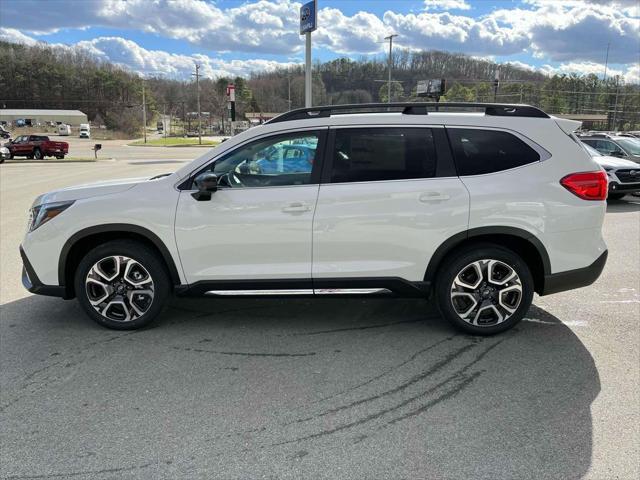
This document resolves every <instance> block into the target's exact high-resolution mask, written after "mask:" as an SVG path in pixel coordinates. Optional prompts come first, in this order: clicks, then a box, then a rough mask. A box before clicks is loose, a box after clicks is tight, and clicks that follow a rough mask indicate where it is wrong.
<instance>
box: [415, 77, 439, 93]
mask: <svg viewBox="0 0 640 480" xmlns="http://www.w3.org/2000/svg"><path fill="white" fill-rule="evenodd" d="M445 89H446V82H445V79H444V78H437V79H434V80H418V85H417V87H416V94H417V95H418V96H419V97H436V98H438V97H440V96H442V95H444V92H445Z"/></svg>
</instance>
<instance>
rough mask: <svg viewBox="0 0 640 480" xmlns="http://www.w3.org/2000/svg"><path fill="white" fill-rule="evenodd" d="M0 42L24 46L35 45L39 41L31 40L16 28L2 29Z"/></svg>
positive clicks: (0, 29)
mask: <svg viewBox="0 0 640 480" xmlns="http://www.w3.org/2000/svg"><path fill="white" fill-rule="evenodd" d="M0 40H1V41H3V42H10V43H22V44H24V45H35V44H36V43H38V41H37V40H36V39H34V38H31V37H29V36H27V35H25V34H24V33H22V32H21V31H19V30H16V29H15V28H2V27H0Z"/></svg>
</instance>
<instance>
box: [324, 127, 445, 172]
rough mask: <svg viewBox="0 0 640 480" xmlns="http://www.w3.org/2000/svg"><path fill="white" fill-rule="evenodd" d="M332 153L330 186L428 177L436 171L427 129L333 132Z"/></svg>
mask: <svg viewBox="0 0 640 480" xmlns="http://www.w3.org/2000/svg"><path fill="white" fill-rule="evenodd" d="M332 154H333V159H332V160H333V166H332V169H331V182H332V183H344V182H373V181H383V180H403V179H411V178H431V177H433V176H435V172H436V151H435V146H434V139H433V134H432V131H431V129H428V128H394V127H390V128H344V129H342V128H341V129H337V130H335V141H334V145H333V152H332Z"/></svg>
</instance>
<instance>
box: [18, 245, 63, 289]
mask: <svg viewBox="0 0 640 480" xmlns="http://www.w3.org/2000/svg"><path fill="white" fill-rule="evenodd" d="M20 256H21V257H22V285H23V286H24V288H26V289H27V290H29V291H30V292H31V293H35V294H37V295H47V296H50V297H61V298H65V299H68V298H71V297H69V296H68V295H67V289H66V288H65V287H64V286H60V285H45V284H43V283H42V282H41V281H40V279H39V278H38V275H37V274H36V272H35V270H34V269H33V267H32V266H31V263H30V262H29V259H28V258H27V254H26V253H24V250H23V249H22V247H20Z"/></svg>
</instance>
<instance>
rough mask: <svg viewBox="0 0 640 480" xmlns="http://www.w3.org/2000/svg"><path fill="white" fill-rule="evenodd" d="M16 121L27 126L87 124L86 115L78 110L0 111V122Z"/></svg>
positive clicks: (25, 109)
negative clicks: (53, 123) (21, 121)
mask: <svg viewBox="0 0 640 480" xmlns="http://www.w3.org/2000/svg"><path fill="white" fill-rule="evenodd" d="M16 120H24V122H25V123H26V124H27V125H37V124H38V123H41V124H42V123H45V122H60V123H66V124H67V125H71V126H73V127H77V126H79V125H80V124H81V123H89V121H88V119H87V114H86V113H82V112H81V111H80V110H47V109H30V108H5V109H0V122H6V123H15V122H16Z"/></svg>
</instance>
